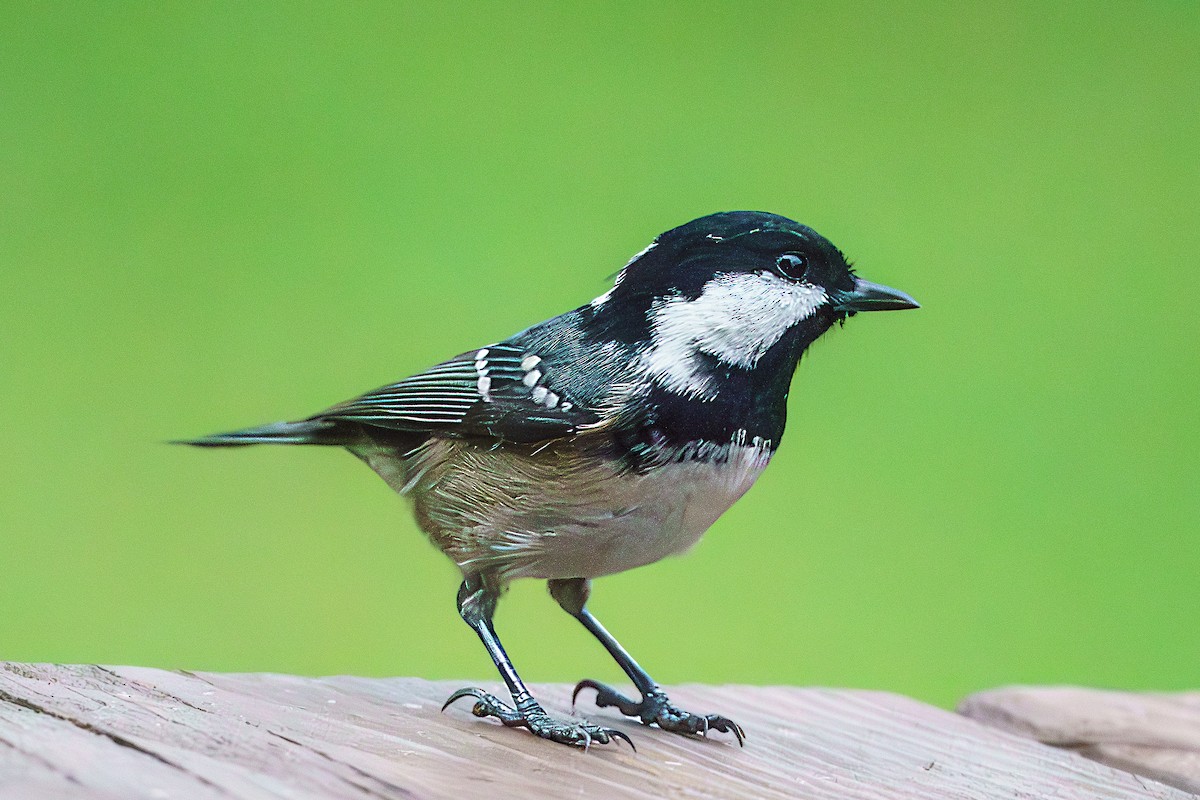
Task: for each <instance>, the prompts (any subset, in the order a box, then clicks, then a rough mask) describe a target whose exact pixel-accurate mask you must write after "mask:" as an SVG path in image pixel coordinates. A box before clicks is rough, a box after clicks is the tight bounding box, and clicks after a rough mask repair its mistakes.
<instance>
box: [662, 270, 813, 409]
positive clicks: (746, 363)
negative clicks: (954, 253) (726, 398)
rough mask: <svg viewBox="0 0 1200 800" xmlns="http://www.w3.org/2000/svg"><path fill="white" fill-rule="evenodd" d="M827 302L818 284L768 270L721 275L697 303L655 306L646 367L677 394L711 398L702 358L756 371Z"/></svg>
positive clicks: (665, 301) (683, 301)
mask: <svg viewBox="0 0 1200 800" xmlns="http://www.w3.org/2000/svg"><path fill="white" fill-rule="evenodd" d="M828 300H829V297H828V295H826V294H825V290H824V289H822V288H821V287H819V286H814V285H813V284H810V283H797V282H795V281H791V280H788V279H786V278H782V277H780V276H778V275H773V274H771V273H768V272H758V273H733V274H725V275H718V276H717V277H715V278H713V279H712V280H710V281H709V282H708V283H707V284H705V285H704V291H703V292H701V294H700V296H699V297H697V298H696V299H694V300H688V299H685V298H682V297H671V298H665V299H662V300H658V301H656V302H655V303H654V305H653V306H652V307H651V308H650V326H651V331H652V337H651V342H652V345H651V347H650V349H649V350H647V351H646V352H645V353H644V354H643V356H642V362H641V364H642V367H643V369H645V371H646V372H647V373H648V374H650V375H652V376H654V377H656V378H658V380H659V381H660V382H661V383H662V384H663V385H664V386H666V387H667V388H669V389H672V390H673V391H676V392H679V393H681V394H684V395H688V396H695V397H712V396H714V395H715V393H716V392H715V389H714V388H713V387H712V386H711V382H712V379H711V377H710V376H708V375H705V374H703V373H702V372H701V371H700V364H699V363H698V359H697V358H696V356H697V355H698V354H700V353H704V354H706V355H709V356H713V357H715V358H718V359H720V360H721V361H724V362H725V363H726V364H731V365H733V366H737V367H742V368H744V369H748V368H750V367H753V366H754V365H755V364H757V363H758V360H759V359H760V358H762V357H763V354H764V353H766V352H767V351H768V350H770V349H771V347H772V346H773V345H774V344H775V343H776V342H778V341H779V340H780V339H781V338H782V337H783V335H784V334H785V333H787V331H788V330H789V329H791V328H792V326H794V325H796V324H797V323H799V322H800V321H802V320H804V319H807V318H808V317H810V316H812V314H813V313H814V312H815V311H816V310H817V309H818V308H820V307H821V306H822V305H824V304H825V303H826V302H828Z"/></svg>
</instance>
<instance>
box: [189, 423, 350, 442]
mask: <svg viewBox="0 0 1200 800" xmlns="http://www.w3.org/2000/svg"><path fill="white" fill-rule="evenodd" d="M337 428H338V426H337V423H335V422H334V421H333V420H327V419H305V420H300V421H299V422H272V423H271V424H270V425H260V426H258V427H256V428H245V429H243V430H240V431H230V432H229V433H214V434H213V435H212V436H202V437H201V438H199V439H181V440H178V441H175V442H172V444H190V445H195V446H196V447H242V446H245V445H251V444H343V443H344V442H345V437H344V435H342V434H341V433H340V432H339V431H338V430H337Z"/></svg>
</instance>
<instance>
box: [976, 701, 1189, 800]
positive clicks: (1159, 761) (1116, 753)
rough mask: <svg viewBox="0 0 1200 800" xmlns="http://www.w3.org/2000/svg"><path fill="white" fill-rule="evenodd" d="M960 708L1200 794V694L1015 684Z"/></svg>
mask: <svg viewBox="0 0 1200 800" xmlns="http://www.w3.org/2000/svg"><path fill="white" fill-rule="evenodd" d="M959 712H960V713H962V714H965V715H966V716H969V717H971V718H972V719H976V720H979V721H980V722H983V723H986V724H988V725H992V726H994V727H997V728H1000V729H1001V730H1006V731H1010V732H1012V733H1016V734H1019V735H1021V736H1028V737H1029V738H1031V739H1036V740H1037V741H1039V742H1045V743H1046V744H1051V745H1056V746H1058V747H1064V748H1069V749H1071V750H1074V751H1075V752H1077V753H1080V754H1082V755H1085V756H1087V757H1088V758H1094V759H1096V760H1097V761H1101V762H1103V763H1105V764H1111V765H1112V766H1115V767H1118V768H1120V769H1126V770H1129V771H1131V772H1136V773H1138V774H1140V775H1147V776H1150V777H1153V778H1156V779H1158V780H1160V781H1163V782H1164V783H1169V784H1171V785H1172V786H1178V787H1179V788H1181V789H1186V790H1188V791H1190V792H1194V793H1197V794H1200V692H1187V693H1175V694H1165V693H1148V692H1147V693H1133V692H1106V691H1101V690H1098V689H1081V688H1077V687H1071V686H1061V687H1034V686H1014V687H1009V688H1005V689H993V690H991V691H987V692H980V693H979V694H975V695H972V696H971V697H968V698H967V699H966V700H964V701H963V703H962V705H961V706H959Z"/></svg>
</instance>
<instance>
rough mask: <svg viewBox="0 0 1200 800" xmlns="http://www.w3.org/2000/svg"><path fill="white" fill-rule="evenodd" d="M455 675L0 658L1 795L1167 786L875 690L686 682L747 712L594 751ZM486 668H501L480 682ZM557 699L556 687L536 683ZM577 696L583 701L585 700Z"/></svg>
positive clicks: (992, 792)
mask: <svg viewBox="0 0 1200 800" xmlns="http://www.w3.org/2000/svg"><path fill="white" fill-rule="evenodd" d="M461 685H462V683H460V682H453V683H448V682H440V683H434V682H429V681H424V680H419V679H414V678H392V679H367V678H352V677H334V678H299V677H293V676H287V675H260V674H254V675H220V674H208V673H195V674H193V673H186V672H167V671H162V670H154V669H144V668H134V667H97V666H58V665H54V666H52V665H28V664H6V665H0V797H3V798H14V800H15V799H16V798H20V800H43V798H84V799H90V798H104V799H105V800H109V799H110V798H111V799H112V800H116V799H117V798H120V799H121V800H130V799H131V798H159V799H161V798H187V799H188V800H191V799H193V798H195V799H196V800H208V798H294V799H299V800H307V798H313V799H314V800H315V799H316V798H335V799H337V800H340V799H341V798H346V800H350V799H351V798H353V799H354V800H364V799H365V798H474V797H485V798H488V800H500V799H501V798H510V797H511V798H518V797H520V798H526V797H604V798H765V799H767V800H770V799H771V798H811V799H812V800H821V799H822V798H838V800H844V799H847V798H848V799H850V800H853V799H855V798H861V799H862V800H880V799H881V798H885V799H886V798H924V799H927V800H937V799H938V798H958V799H964V798H993V797H995V798H1001V797H1003V798H1041V797H1053V798H1060V799H1067V798H1081V799H1082V798H1089V799H1094V798H1102V799H1103V798H1170V799H1171V800H1175V799H1178V800H1182V799H1183V798H1186V797H1190V795H1187V794H1185V793H1184V792H1181V791H1179V790H1178V789H1174V788H1170V787H1168V786H1164V785H1162V784H1158V783H1155V782H1153V781H1150V780H1147V779H1144V778H1139V777H1137V776H1135V775H1132V774H1130V773H1127V772H1123V771H1120V770H1116V769H1113V768H1111V767H1108V766H1105V765H1103V764H1099V763H1096V762H1093V761H1089V760H1087V759H1084V758H1082V757H1080V756H1078V755H1076V754H1075V753H1071V752H1067V751H1064V750H1059V749H1054V748H1051V747H1046V746H1044V745H1041V744H1038V743H1036V742H1033V741H1030V740H1028V739H1026V738H1022V737H1019V736H1015V735H1012V734H1009V733H1005V732H1003V731H998V730H995V729H992V728H989V727H987V726H985V725H981V724H979V723H977V722H975V721H973V720H970V719H966V718H964V717H962V716H959V715H956V714H953V713H950V712H947V711H944V710H941V709H937V708H933V707H931V706H927V705H923V704H921V703H918V702H916V701H914V700H910V699H907V698H904V697H899V696H895V695H890V694H884V693H878V692H857V691H844V690H832V689H796V688H762V687H748V686H722V687H706V686H681V687H677V688H674V689H672V690H671V694H672V696H673V697H674V698H675V699H676V700H677V701H678V702H679V703H680V705H683V706H685V707H688V708H692V709H694V710H697V711H719V712H720V713H724V714H727V715H729V716H731V717H732V718H734V719H736V720H737V721H738V722H740V723H741V724H742V725H743V726H744V727H745V728H746V730H747V733H748V737H749V738H748V739H747V743H746V747H745V749H741V748H738V746H737V745H736V743H735V742H734V741H733V740H732V739H731V738H729V737H727V736H721V735H714V736H713V737H712V738H710V739H708V740H703V739H692V738H686V737H682V736H677V735H674V734H669V733H666V732H663V731H660V730H657V729H654V728H646V727H643V726H641V725H639V724H637V723H634V722H631V721H628V720H625V719H623V718H619V717H617V716H615V715H613V714H611V713H609V712H608V710H605V711H594V710H592V711H589V712H588V713H587V716H588V718H589V719H592V720H597V721H602V722H603V723H604V724H607V725H611V726H615V727H619V728H620V729H621V730H624V731H626V732H627V733H628V734H629V735H630V737H631V738H632V739H633V740H634V741H635V742H636V743H637V747H638V750H637V752H636V753H634V752H633V751H632V750H630V749H629V748H628V747H625V746H616V747H614V746H597V747H593V748H592V749H591V750H590V751H589V752H586V753H585V752H581V751H578V750H572V749H570V748H567V747H562V746H558V745H551V744H549V743H546V742H542V741H539V740H536V739H534V738H533V737H532V736H530V735H528V734H527V733H525V732H523V731H519V730H510V729H506V728H502V727H500V726H498V725H496V724H495V723H494V722H491V721H486V720H479V719H475V718H474V717H472V716H471V715H470V704H469V703H468V702H464V703H463V704H462V705H461V707H458V706H456V707H453V708H451V709H450V710H449V711H447V712H446V713H444V714H443V713H442V712H441V711H440V707H441V704H442V701H443V700H444V698H445V697H446V696H447V695H448V694H449V693H450V692H451V691H453V690H454V689H456V688H458V687H459V686H461ZM484 686H485V688H493V689H494V688H495V687H494V686H491V685H490V684H484ZM535 691H537V692H538V693H539V695H540V697H541V698H542V699H543V702H544V704H545V705H546V706H547V708H548V709H549V710H550V711H551V712H553V713H560V714H569V713H570V709H569V708H568V707H567V704H568V702H569V697H570V694H569V691H570V690H569V687H567V686H565V685H549V686H538V687H535ZM585 708H586V704H585Z"/></svg>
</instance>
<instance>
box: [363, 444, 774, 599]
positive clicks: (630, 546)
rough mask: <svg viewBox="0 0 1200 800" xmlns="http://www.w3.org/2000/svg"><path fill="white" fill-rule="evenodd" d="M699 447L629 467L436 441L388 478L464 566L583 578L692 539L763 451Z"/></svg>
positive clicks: (759, 463)
mask: <svg viewBox="0 0 1200 800" xmlns="http://www.w3.org/2000/svg"><path fill="white" fill-rule="evenodd" d="M708 455H709V456H710V457H708V458H705V459H704V460H682V461H678V462H670V463H667V464H664V465H662V466H658V467H655V468H653V469H652V470H650V471H649V472H646V473H640V474H639V473H634V472H627V471H626V472H622V471H619V470H618V469H617V467H616V465H614V464H613V463H612V462H611V461H608V460H603V459H598V458H595V457H594V455H593V454H588V453H580V452H578V451H573V450H571V449H570V448H563V449H562V450H561V451H559V452H556V453H549V452H539V453H538V454H537V455H536V456H533V455H525V454H522V453H514V452H513V451H511V450H504V449H501V450H487V449H482V448H475V447H473V446H471V445H467V444H464V443H460V442H452V441H448V440H442V441H441V442H431V443H430V445H428V446H426V447H425V448H423V449H422V451H421V452H418V453H416V454H414V456H413V457H412V458H411V460H410V461H409V463H408V464H407V465H406V468H405V469H404V472H405V473H406V474H405V476H404V484H403V485H400V483H399V480H398V479H399V478H400V477H401V476H399V475H397V476H393V478H392V479H390V480H389V483H392V485H393V486H394V487H395V488H396V489H397V490H399V491H402V492H403V493H406V494H408V496H409V497H410V498H411V499H412V500H413V503H414V511H415V513H416V516H417V520H418V523H419V524H420V525H421V528H422V529H423V530H425V532H426V533H427V534H429V536H430V538H431V539H432V540H433V542H434V543H435V544H437V545H438V547H440V548H441V549H442V550H443V551H444V552H445V553H446V554H447V555H449V556H450V557H451V558H452V559H454V561H455V562H456V563H458V565H459V567H460V568H461V569H463V571H464V572H472V571H492V572H496V573H498V574H500V575H502V576H504V577H505V578H522V577H528V578H594V577H598V576H601V575H609V574H612V573H614V572H621V571H623V570H627V569H632V568H634V567H639V566H642V565H644V564H650V563H653V562H655V561H658V560H659V559H662V558H665V557H666V556H669V555H673V554H676V553H681V552H683V551H685V550H687V549H688V548H690V547H692V545H694V544H695V543H696V542H697V541H698V540H699V539H700V537H701V536H702V535H703V534H704V532H705V531H706V530H707V529H708V528H709V526H711V525H712V524H713V522H715V521H716V520H717V518H718V517H719V516H721V514H723V513H724V512H725V511H726V510H727V509H728V508H729V507H730V506H731V505H733V504H734V502H736V501H737V500H738V498H740V497H741V496H742V495H743V494H745V493H746V491H747V490H748V489H749V488H750V487H751V486H752V485H753V483H754V481H755V479H756V478H757V477H758V475H759V474H760V473H761V472H762V470H763V469H764V468H765V467H766V465H767V462H768V460H769V459H770V451H769V450H768V449H767V448H766V447H762V446H758V444H757V442H756V443H755V444H753V445H743V444H740V443H738V444H730V445H728V446H726V447H722V448H719V452H716V453H709V454H708ZM367 460H368V463H370V461H371V460H370V459H367ZM372 466H375V465H374V464H372ZM377 471H378V468H377ZM381 474H382V472H381ZM385 477H386V476H385Z"/></svg>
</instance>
